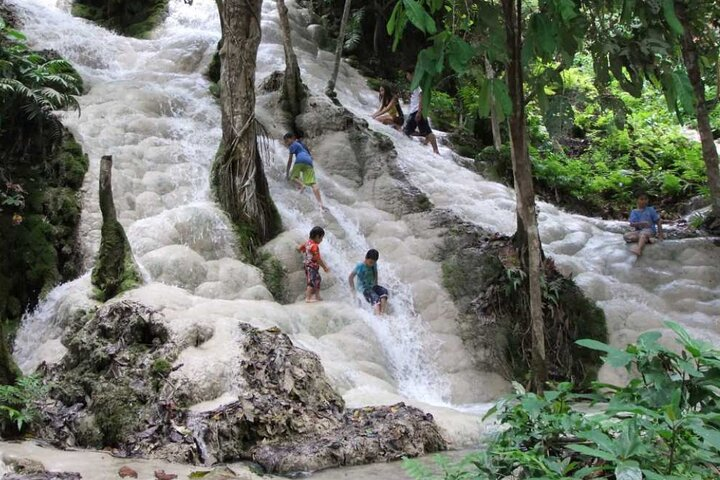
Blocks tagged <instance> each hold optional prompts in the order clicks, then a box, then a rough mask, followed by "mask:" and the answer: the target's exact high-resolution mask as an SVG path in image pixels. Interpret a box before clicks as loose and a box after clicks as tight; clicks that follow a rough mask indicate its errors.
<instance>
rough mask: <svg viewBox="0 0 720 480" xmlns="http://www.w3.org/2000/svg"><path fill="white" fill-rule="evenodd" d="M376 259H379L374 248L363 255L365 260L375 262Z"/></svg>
mask: <svg viewBox="0 0 720 480" xmlns="http://www.w3.org/2000/svg"><path fill="white" fill-rule="evenodd" d="M378 258H380V254H379V253H378V251H377V250H375V249H374V248H371V249H370V250H368V252H367V253H366V254H365V260H375V261H376V262H377V260H378Z"/></svg>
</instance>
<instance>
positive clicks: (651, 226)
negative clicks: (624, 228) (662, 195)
mask: <svg viewBox="0 0 720 480" xmlns="http://www.w3.org/2000/svg"><path fill="white" fill-rule="evenodd" d="M630 226H631V227H632V228H633V230H632V231H631V232H627V233H626V234H625V235H624V236H623V238H624V239H625V241H626V242H628V243H636V242H637V245H633V246H632V247H630V251H631V252H632V253H634V254H635V255H637V256H638V257H639V256H641V255H642V252H643V249H644V248H645V245H646V244H647V243H655V239H659V240H662V238H663V231H662V221H661V220H660V215H658V213H657V212H656V211H655V209H654V208H653V207H651V206H649V205H648V196H647V195H646V194H644V193H641V194H640V195H638V197H637V208H634V209H633V210H632V212H630Z"/></svg>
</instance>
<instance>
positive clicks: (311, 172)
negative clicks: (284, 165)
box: [290, 163, 316, 187]
mask: <svg viewBox="0 0 720 480" xmlns="http://www.w3.org/2000/svg"><path fill="white" fill-rule="evenodd" d="M296 178H299V179H300V181H301V182H302V183H303V185H306V186H308V187H312V186H313V185H315V183H316V182H315V169H314V168H313V166H312V165H308V164H307V163H296V164H295V165H293V168H292V170H290V180H295V179H296Z"/></svg>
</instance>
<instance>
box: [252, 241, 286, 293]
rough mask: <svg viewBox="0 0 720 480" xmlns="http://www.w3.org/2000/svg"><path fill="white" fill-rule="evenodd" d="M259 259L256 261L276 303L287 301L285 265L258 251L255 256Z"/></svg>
mask: <svg viewBox="0 0 720 480" xmlns="http://www.w3.org/2000/svg"><path fill="white" fill-rule="evenodd" d="M256 258H258V259H259V261H258V262H257V263H256V265H255V266H256V267H258V268H259V269H260V270H262V272H263V280H264V282H265V285H266V286H267V288H268V290H269V291H270V293H271V294H272V296H273V298H274V299H275V301H276V302H278V303H287V301H288V291H287V270H286V269H285V266H284V265H283V264H282V262H280V260H278V259H277V258H275V257H273V256H272V255H270V254H268V253H265V252H259V253H258V254H257V257H256Z"/></svg>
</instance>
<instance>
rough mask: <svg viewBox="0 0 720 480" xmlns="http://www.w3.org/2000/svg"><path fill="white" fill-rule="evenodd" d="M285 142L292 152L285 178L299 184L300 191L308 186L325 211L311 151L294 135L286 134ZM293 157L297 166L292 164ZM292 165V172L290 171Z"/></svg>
mask: <svg viewBox="0 0 720 480" xmlns="http://www.w3.org/2000/svg"><path fill="white" fill-rule="evenodd" d="M283 142H284V143H285V146H286V147H288V149H289V150H290V156H289V157H288V163H287V169H286V171H285V177H286V178H287V179H288V180H292V181H293V182H295V183H297V185H298V191H302V190H303V189H304V188H305V187H306V186H307V187H310V188H312V191H313V193H314V194H315V198H316V199H317V201H318V203H319V204H320V208H322V209H323V210H325V206H324V205H323V202H322V198H321V197H320V188H318V186H317V182H316V181H315V169H314V168H313V159H312V156H311V155H310V150H308V148H307V147H306V146H305V144H304V143H302V142H301V141H300V140H299V139H298V137H297V135H295V134H293V133H286V134H285V136H284V137H283ZM293 155H295V165H293V164H292V163H293ZM291 165H292V170H290V166H291Z"/></svg>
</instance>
